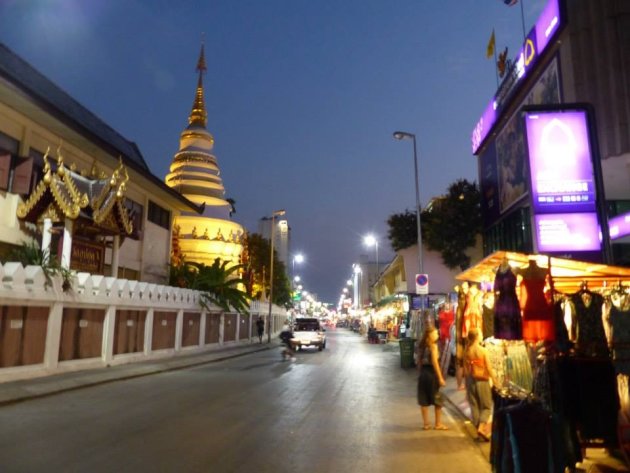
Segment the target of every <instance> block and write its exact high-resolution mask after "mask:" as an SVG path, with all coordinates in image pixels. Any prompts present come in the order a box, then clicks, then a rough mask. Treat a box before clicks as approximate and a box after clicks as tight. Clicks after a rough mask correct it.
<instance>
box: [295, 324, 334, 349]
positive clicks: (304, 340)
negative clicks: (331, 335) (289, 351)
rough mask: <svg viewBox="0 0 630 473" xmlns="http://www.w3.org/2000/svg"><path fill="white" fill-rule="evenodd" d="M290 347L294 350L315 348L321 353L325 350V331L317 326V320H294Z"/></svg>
mask: <svg viewBox="0 0 630 473" xmlns="http://www.w3.org/2000/svg"><path fill="white" fill-rule="evenodd" d="M291 345H293V347H294V348H295V349H296V350H299V349H300V348H302V347H317V349H318V350H319V351H322V350H323V349H324V348H326V331H325V330H324V329H323V328H322V326H321V325H320V324H319V319H315V318H299V319H296V320H295V326H294V328H293V338H292V339H291Z"/></svg>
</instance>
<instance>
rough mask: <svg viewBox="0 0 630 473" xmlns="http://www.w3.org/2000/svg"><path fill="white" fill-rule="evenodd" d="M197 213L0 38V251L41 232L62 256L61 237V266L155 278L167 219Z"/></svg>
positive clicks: (163, 269)
mask: <svg viewBox="0 0 630 473" xmlns="http://www.w3.org/2000/svg"><path fill="white" fill-rule="evenodd" d="M110 184H111V185H110ZM108 186H109V188H108V189H105V188H106V187H108ZM75 191H76V192H75ZM101 191H103V192H105V193H102V192H101ZM35 194H37V195H35ZM73 196H74V197H73ZM105 197H106V199H105V200H100V201H99V198H101V199H103V198H105ZM71 201H72V202H73V203H72V204H70V202H71ZM27 204H29V205H27ZM66 204H67V205H66ZM75 205H76V206H77V207H73V206H75ZM21 206H22V207H23V208H22V211H23V214H24V216H25V218H18V213H19V212H18V211H19V210H20V208H21ZM64 207H65V209H64ZM199 211H200V207H199V206H198V205H196V204H195V203H194V202H191V201H189V200H188V199H186V198H185V197H183V196H182V195H181V194H179V193H178V192H175V191H174V190H172V189H171V188H169V187H168V186H166V185H164V183H163V182H162V181H161V180H160V179H159V178H157V177H156V176H154V175H153V174H152V173H151V171H150V169H149V167H148V165H147V163H146V161H145V160H144V157H143V156H142V154H141V152H140V150H139V149H138V147H137V146H136V145H135V144H134V143H133V142H131V141H129V140H127V139H126V138H124V137H123V136H121V135H120V134H119V133H117V132H116V131H115V130H114V129H113V128H112V127H110V126H109V125H107V124H106V123H104V122H102V121H101V120H100V119H98V118H97V116H96V115H95V114H93V113H92V112H90V111H89V110H87V109H86V108H85V107H83V106H82V105H81V104H79V103H78V102H77V101H76V100H75V99H73V98H72V97H70V96H69V95H68V94H66V93H65V92H64V91H63V90H62V89H61V88H59V87H58V86H57V85H56V84H54V83H52V82H51V81H50V80H49V79H47V78H46V77H45V76H43V75H42V74H40V73H39V72H38V71H37V70H36V69H35V68H33V67H32V66H31V65H30V64H28V63H27V62H25V61H24V60H23V59H22V58H20V57H19V56H18V55H17V54H15V53H14V52H13V51H11V50H10V49H9V48H7V47H6V46H4V45H2V44H0V258H2V259H4V260H6V259H7V258H8V255H9V254H10V253H11V252H12V251H13V250H15V249H16V248H19V247H20V245H22V244H23V243H28V242H31V243H33V242H36V243H37V244H39V245H41V244H42V240H44V241H46V240H47V239H48V240H49V241H50V248H51V253H53V254H58V255H61V254H62V252H63V250H62V247H63V242H62V239H64V240H65V242H66V245H67V244H68V241H69V238H68V237H70V239H71V240H72V248H71V249H69V250H68V251H71V252H72V256H71V261H68V262H67V263H68V264H69V266H70V269H77V270H85V269H86V268H85V265H86V264H88V266H89V268H91V269H92V270H94V269H95V268H96V271H94V272H95V274H104V275H107V276H110V275H114V276H119V277H123V278H126V279H135V280H142V281H148V282H157V283H164V282H166V281H167V277H168V264H169V262H170V248H171V224H172V219H173V217H174V216H177V215H179V214H180V213H182V212H189V213H196V212H199ZM99 212H101V214H99ZM103 212H105V214H103ZM61 213H63V215H61ZM30 217H32V218H30ZM127 219H128V220H129V221H126V220H127ZM47 222H49V223H48V224H47ZM47 225H48V226H47ZM124 228H126V230H124V231H122V232H121V230H122V229H124ZM62 236H64V237H63V238H62ZM69 258H70V257H69Z"/></svg>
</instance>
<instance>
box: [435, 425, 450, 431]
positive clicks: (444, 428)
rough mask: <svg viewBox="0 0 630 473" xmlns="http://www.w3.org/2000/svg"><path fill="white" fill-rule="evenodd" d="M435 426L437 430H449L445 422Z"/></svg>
mask: <svg viewBox="0 0 630 473" xmlns="http://www.w3.org/2000/svg"><path fill="white" fill-rule="evenodd" d="M434 428H435V430H449V429H448V427H447V426H445V425H444V424H440V425H436V426H435V427H434Z"/></svg>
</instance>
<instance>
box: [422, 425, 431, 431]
mask: <svg viewBox="0 0 630 473" xmlns="http://www.w3.org/2000/svg"><path fill="white" fill-rule="evenodd" d="M422 430H431V426H430V425H425V426H424V427H422Z"/></svg>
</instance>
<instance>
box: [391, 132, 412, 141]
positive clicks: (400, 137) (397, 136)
mask: <svg viewBox="0 0 630 473" xmlns="http://www.w3.org/2000/svg"><path fill="white" fill-rule="evenodd" d="M415 137H416V135H414V134H413V133H407V132H406V131H395V132H394V138H395V139H397V140H404V139H413V138H415Z"/></svg>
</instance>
